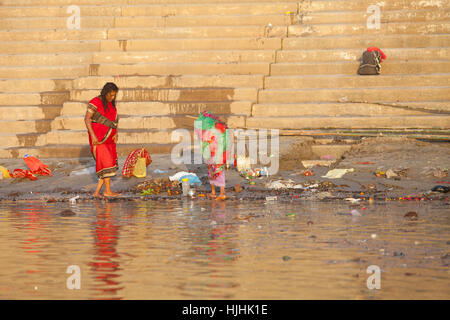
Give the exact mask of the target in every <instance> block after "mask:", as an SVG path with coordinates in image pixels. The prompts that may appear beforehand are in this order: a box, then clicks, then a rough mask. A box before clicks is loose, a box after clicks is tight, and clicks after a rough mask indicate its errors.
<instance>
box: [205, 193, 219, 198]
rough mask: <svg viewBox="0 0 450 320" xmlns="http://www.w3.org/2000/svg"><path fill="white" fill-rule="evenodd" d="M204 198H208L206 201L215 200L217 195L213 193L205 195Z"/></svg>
mask: <svg viewBox="0 0 450 320" xmlns="http://www.w3.org/2000/svg"><path fill="white" fill-rule="evenodd" d="M206 196H207V197H208V199H215V198H217V195H216V194H215V193H207V194H206Z"/></svg>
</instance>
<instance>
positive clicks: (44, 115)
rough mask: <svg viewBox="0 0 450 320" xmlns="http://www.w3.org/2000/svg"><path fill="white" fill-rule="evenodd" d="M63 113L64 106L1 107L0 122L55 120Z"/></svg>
mask: <svg viewBox="0 0 450 320" xmlns="http://www.w3.org/2000/svg"><path fill="white" fill-rule="evenodd" d="M61 111H62V106H1V107H0V120H42V119H55V118H56V117H58V116H60V115H61Z"/></svg>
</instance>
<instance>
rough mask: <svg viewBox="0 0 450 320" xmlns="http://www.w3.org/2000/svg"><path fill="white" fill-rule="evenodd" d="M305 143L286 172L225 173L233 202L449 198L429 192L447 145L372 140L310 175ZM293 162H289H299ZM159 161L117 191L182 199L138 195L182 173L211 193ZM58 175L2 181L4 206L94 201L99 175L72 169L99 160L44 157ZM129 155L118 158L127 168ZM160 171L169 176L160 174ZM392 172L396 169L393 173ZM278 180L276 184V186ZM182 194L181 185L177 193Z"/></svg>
mask: <svg viewBox="0 0 450 320" xmlns="http://www.w3.org/2000/svg"><path fill="white" fill-rule="evenodd" d="M299 143H300V142H299V141H297V142H296V141H295V140H289V141H287V143H286V141H285V142H284V147H283V148H280V152H281V154H280V168H281V170H279V172H278V174H275V175H272V176H269V177H258V178H254V179H250V180H248V179H245V178H244V177H242V176H241V175H240V174H239V173H238V172H237V170H234V169H231V170H227V171H226V178H227V196H228V198H229V199H237V200H239V199H243V200H245V199H265V197H266V196H277V197H278V199H280V200H281V199H310V200H328V199H345V198H349V197H352V198H364V199H370V198H373V199H374V200H386V199H388V200H390V199H392V200H393V199H395V200H398V199H399V198H402V199H404V198H406V199H408V197H409V199H411V200H415V199H416V198H417V199H418V200H421V199H422V200H426V199H441V200H447V201H448V195H449V193H448V192H447V193H444V192H439V191H436V192H431V190H432V189H433V188H434V187H436V186H438V185H441V186H446V187H449V186H450V179H449V176H448V166H449V164H450V148H449V144H448V143H426V142H420V141H417V140H412V139H406V138H381V137H380V138H368V139H364V140H363V142H362V143H361V144H358V145H355V146H353V147H352V149H351V150H350V151H348V152H347V153H345V154H344V155H343V157H342V158H341V159H339V161H338V162H337V163H335V164H334V165H332V166H331V167H318V166H316V167H313V168H311V169H308V170H309V171H311V172H312V173H313V174H314V175H313V176H305V172H306V171H307V169H305V168H304V167H303V166H302V165H301V161H302V160H305V157H310V155H309V154H308V152H307V151H305V152H298V151H297V149H296V148H295V146H296V145H297V146H298V145H300V144H299ZM296 155H298V156H297V159H296V160H297V161H293V162H292V161H291V162H290V163H289V164H288V165H287V162H286V163H283V159H290V160H292V159H295V157H296ZM152 159H153V162H152V164H151V165H150V166H149V167H148V168H147V173H148V175H147V177H146V178H135V177H133V178H122V177H121V176H120V173H121V170H120V171H119V172H118V175H117V176H116V177H114V178H113V179H112V189H113V190H114V191H120V192H122V195H121V197H120V199H125V200H127V199H140V198H143V199H167V198H180V197H181V195H180V194H174V193H171V195H169V194H168V193H167V191H165V190H164V189H163V190H161V192H159V193H158V194H151V195H147V196H141V193H140V192H139V191H137V190H136V187H137V186H138V185H139V184H141V185H142V184H143V183H144V182H151V181H152V180H154V179H159V180H158V181H165V180H166V179H168V177H169V176H171V175H173V174H175V173H176V172H179V171H189V172H194V173H196V174H197V176H198V177H199V178H200V180H201V181H202V185H201V186H200V187H196V192H197V195H198V194H204V193H206V192H208V191H209V190H210V186H209V184H208V180H207V171H206V166H204V165H187V166H186V165H184V164H182V165H174V164H173V163H172V162H171V160H170V155H169V154H156V155H152ZM40 160H41V161H42V162H44V163H45V164H47V165H48V166H49V168H50V169H51V170H52V172H53V176H52V177H43V176H39V177H38V180H36V181H30V180H28V179H26V178H24V179H3V180H0V201H10V200H15V201H18V200H37V199H40V200H44V201H49V200H50V201H68V200H69V199H70V198H72V197H74V196H75V195H79V196H80V198H79V200H78V201H89V200H90V199H92V197H91V194H92V192H93V190H94V189H95V186H96V182H97V177H96V175H95V173H88V174H82V175H74V174H73V173H74V172H77V171H80V170H83V169H86V168H93V167H94V166H95V162H94V160H93V159H91V158H81V159H40ZM124 161H125V158H124V157H122V158H119V167H120V168H122V166H123V163H124ZM0 165H2V166H4V167H6V168H8V169H9V170H10V171H13V170H14V169H16V168H21V169H26V165H25V163H24V161H23V160H22V159H11V160H0ZM256 167H257V165H256ZM334 168H341V169H354V171H353V172H349V173H346V174H345V175H344V176H343V177H342V178H338V179H328V178H323V177H322V176H324V175H325V174H326V173H327V172H328V171H329V170H330V169H334ZM156 169H159V170H162V171H167V173H155V172H154V170H156ZM389 169H390V170H391V171H389ZM377 170H379V172H381V173H388V172H389V173H393V176H390V174H388V176H389V177H387V176H386V175H383V174H381V175H379V176H377V175H376V174H375V173H376V172H377ZM277 182H278V184H277ZM237 184H240V186H241V187H242V191H240V192H236V191H235V188H234V187H235V186H236V185H237ZM271 185H272V187H273V186H278V187H280V186H283V185H284V186H289V185H291V186H297V187H296V188H295V189H294V188H284V187H281V188H280V189H273V188H272V189H271V188H269V187H270V186H271ZM175 189H176V188H175Z"/></svg>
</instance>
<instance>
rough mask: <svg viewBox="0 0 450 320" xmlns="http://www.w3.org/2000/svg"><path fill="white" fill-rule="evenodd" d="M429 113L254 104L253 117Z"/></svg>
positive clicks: (371, 107) (366, 106)
mask: <svg viewBox="0 0 450 320" xmlns="http://www.w3.org/2000/svg"><path fill="white" fill-rule="evenodd" d="M426 114H428V113H427V112H423V111H417V110H410V109H406V108H401V107H390V106H384V105H377V104H371V103H303V104H301V103H286V104H275V103H274V104H254V105H253V107H252V116H253V117H289V116H292V117H302V116H328V117H341V116H349V115H354V116H367V115H370V116H382V115H393V116H399V115H404V116H408V115H426Z"/></svg>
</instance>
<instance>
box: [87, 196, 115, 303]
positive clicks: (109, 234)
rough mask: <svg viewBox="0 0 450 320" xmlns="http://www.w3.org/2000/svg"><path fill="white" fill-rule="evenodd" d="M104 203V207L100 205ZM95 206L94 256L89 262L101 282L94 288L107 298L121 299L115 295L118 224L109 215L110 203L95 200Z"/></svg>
mask: <svg viewBox="0 0 450 320" xmlns="http://www.w3.org/2000/svg"><path fill="white" fill-rule="evenodd" d="M102 205H104V207H103V206H102ZM95 208H96V211H97V220H96V221H94V223H93V225H94V230H95V234H94V251H95V256H94V259H93V261H92V262H91V263H90V264H89V265H90V266H91V267H92V271H93V272H94V277H95V279H97V280H100V281H101V283H100V284H99V285H97V286H96V288H95V290H97V291H99V294H100V295H101V296H102V297H103V298H104V297H105V296H106V297H108V298H107V299H122V298H121V297H118V296H117V293H118V291H119V290H121V289H123V287H120V282H119V281H118V280H117V278H118V277H119V276H120V275H119V274H118V271H120V270H121V269H120V267H119V259H120V255H119V254H118V253H117V251H116V246H117V241H118V238H119V226H118V225H116V223H115V221H114V218H113V216H112V215H111V208H112V204H111V203H109V202H105V203H104V204H103V203H101V202H99V201H96V202H95Z"/></svg>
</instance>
